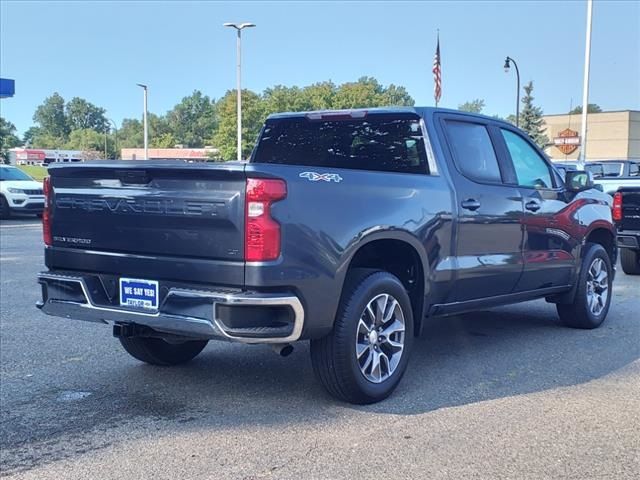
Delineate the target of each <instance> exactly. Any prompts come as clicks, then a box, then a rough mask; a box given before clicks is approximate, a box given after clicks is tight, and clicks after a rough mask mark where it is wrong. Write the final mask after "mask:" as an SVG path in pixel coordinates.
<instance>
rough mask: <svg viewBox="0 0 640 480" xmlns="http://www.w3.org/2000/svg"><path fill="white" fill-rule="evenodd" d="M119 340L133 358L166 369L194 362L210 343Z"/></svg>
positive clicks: (132, 338) (121, 338)
mask: <svg viewBox="0 0 640 480" xmlns="http://www.w3.org/2000/svg"><path fill="white" fill-rule="evenodd" d="M119 340H120V343H121V344H122V346H123V347H124V349H125V350H126V351H127V353H128V354H129V355H131V356H132V357H133V358H135V359H137V360H140V361H141V362H145V363H149V364H151V365H161V366H165V367H166V366H171V365H179V364H181V363H186V362H188V361H189V360H192V359H193V358H195V357H196V355H198V354H199V353H200V352H201V351H202V349H203V348H204V347H206V345H207V343H208V340H189V341H186V342H182V343H169V342H167V341H166V340H163V339H161V338H148V337H120V338H119Z"/></svg>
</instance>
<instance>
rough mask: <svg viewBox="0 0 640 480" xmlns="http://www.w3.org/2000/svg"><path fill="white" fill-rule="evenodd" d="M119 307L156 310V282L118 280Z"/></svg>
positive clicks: (131, 279)
mask: <svg viewBox="0 0 640 480" xmlns="http://www.w3.org/2000/svg"><path fill="white" fill-rule="evenodd" d="M120 305H121V306H123V307H136V308H144V309H147V310H157V309H158V282H157V281H155V280H140V279H138V278H121V279H120Z"/></svg>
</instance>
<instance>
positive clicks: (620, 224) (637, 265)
mask: <svg viewBox="0 0 640 480" xmlns="http://www.w3.org/2000/svg"><path fill="white" fill-rule="evenodd" d="M613 219H614V220H615V222H616V227H617V229H618V246H619V247H620V264H621V265H622V270H623V271H624V273H626V274H628V275H640V185H638V186H636V187H622V188H620V189H619V190H618V191H617V192H616V193H615V194H614V196H613Z"/></svg>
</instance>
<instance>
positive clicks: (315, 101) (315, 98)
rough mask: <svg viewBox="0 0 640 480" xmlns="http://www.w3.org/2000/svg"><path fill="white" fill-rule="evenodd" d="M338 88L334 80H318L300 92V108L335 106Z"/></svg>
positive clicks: (317, 108) (325, 108)
mask: <svg viewBox="0 0 640 480" xmlns="http://www.w3.org/2000/svg"><path fill="white" fill-rule="evenodd" d="M337 91H338V88H337V87H336V85H335V84H334V83H333V82H332V81H328V82H318V83H314V84H312V85H309V86H307V87H304V88H303V89H302V91H301V92H300V110H328V109H331V108H335V107H334V104H335V96H336V92H337Z"/></svg>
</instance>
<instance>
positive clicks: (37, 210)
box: [0, 165, 44, 218]
mask: <svg viewBox="0 0 640 480" xmlns="http://www.w3.org/2000/svg"><path fill="white" fill-rule="evenodd" d="M43 209H44V194H43V193H42V183H40V182H36V181H35V180H34V179H33V178H31V177H30V176H29V175H27V174H26V173H24V172H23V171H22V170H20V169H19V168H16V167H11V166H9V165H0V217H2V218H9V217H10V216H11V214H12V213H31V214H36V215H42V210H43Z"/></svg>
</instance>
